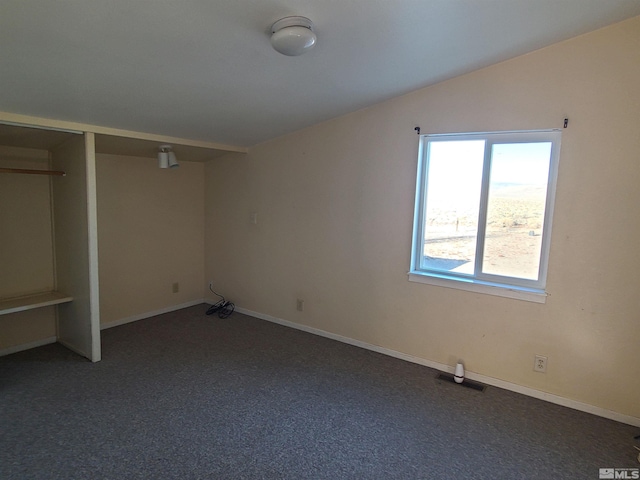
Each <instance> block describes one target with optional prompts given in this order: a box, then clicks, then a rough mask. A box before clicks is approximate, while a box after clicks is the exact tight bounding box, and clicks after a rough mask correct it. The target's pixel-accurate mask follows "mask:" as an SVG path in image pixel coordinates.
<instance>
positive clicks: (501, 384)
mask: <svg viewBox="0 0 640 480" xmlns="http://www.w3.org/2000/svg"><path fill="white" fill-rule="evenodd" d="M236 312H238V313H243V314H245V315H250V316H252V317H256V318H259V319H261V320H267V321H268V322H273V323H277V324H279V325H283V326H285V327H290V328H295V329H297V330H302V331H304V332H307V333H312V334H314V335H320V336H321V337H326V338H330V339H332V340H337V341H338V342H342V343H347V344H349V345H354V346H356V347H360V348H364V349H367V350H371V351H374V352H377V353H382V354H383V355H388V356H390V357H394V358H399V359H401V360H406V361H407V362H411V363H417V364H418V365H424V366H425V367H429V368H433V369H435V370H439V371H442V372H447V373H453V372H454V368H455V367H452V366H449V365H446V364H444V363H438V362H433V361H431V360H425V359H424V358H420V357H414V356H413V355H407V354H406V353H402V352H397V351H395V350H391V349H388V348H384V347H380V346H378V345H372V344H370V343H366V342H362V341H360V340H355V339H353V338H349V337H344V336H342V335H337V334H335V333H331V332H326V331H324V330H320V329H317V328H313V327H309V326H306V325H301V324H299V323H295V322H290V321H288V320H283V319H281V318H276V317H272V316H271V315H265V314H263V313H259V312H254V311H252V310H247V309H246V308H241V307H236ZM465 376H466V377H467V378H469V379H470V380H475V381H477V382H482V383H485V384H487V385H493V386H494V387H498V388H503V389H505V390H510V391H512V392H516V393H521V394H523V395H527V396H529V397H533V398H537V399H540V400H544V401H547V402H550V403H555V404H556V405H562V406H563V407H569V408H573V409H574V410H580V411H581V412H587V413H591V414H593V415H597V416H599V417H604V418H608V419H610V420H615V421H616V422H621V423H626V424H628V425H633V426H635V427H640V418H637V417H632V416H631V415H624V414H622V413H618V412H614V411H612V410H607V409H606V408H601V407H596V406H593V405H589V404H587V403H582V402H578V401H576V400H571V399H569V398H565V397H561V396H559V395H554V394H552V393H547V392H542V391H540V390H536V389H534V388H530V387H525V386H522V385H518V384H515V383H511V382H505V381H504V380H500V379H498V378H493V377H488V376H486V375H482V374H479V373H474V372H469V371H465Z"/></svg>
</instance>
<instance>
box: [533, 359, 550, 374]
mask: <svg viewBox="0 0 640 480" xmlns="http://www.w3.org/2000/svg"><path fill="white" fill-rule="evenodd" d="M533 371H534V372H540V373H547V357H545V356H544V355H536V356H535V358H534V360H533Z"/></svg>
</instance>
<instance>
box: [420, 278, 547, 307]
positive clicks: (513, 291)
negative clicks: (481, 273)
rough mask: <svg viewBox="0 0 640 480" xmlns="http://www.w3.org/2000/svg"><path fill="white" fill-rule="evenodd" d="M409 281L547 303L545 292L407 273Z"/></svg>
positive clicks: (477, 281)
mask: <svg viewBox="0 0 640 480" xmlns="http://www.w3.org/2000/svg"><path fill="white" fill-rule="evenodd" d="M409 281H410V282H417V283H425V284H427V285H436V286H438V287H445V288H455V289H456V290H466V291H468V292H475V293H483V294H486V295H495V296H498V297H506V298H515V299H517V300H524V301H526V302H534V303H546V301H547V292H545V291H544V290H535V289H532V288H523V287H516V286H513V285H501V284H495V283H488V282H482V281H479V280H471V279H469V280H467V279H461V278H457V277H456V278H454V277H447V276H445V275H429V274H425V273H417V272H409Z"/></svg>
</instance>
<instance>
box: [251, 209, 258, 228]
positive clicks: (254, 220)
mask: <svg viewBox="0 0 640 480" xmlns="http://www.w3.org/2000/svg"><path fill="white" fill-rule="evenodd" d="M249 221H250V222H251V223H253V224H254V225H257V224H258V212H251V213H250V214H249Z"/></svg>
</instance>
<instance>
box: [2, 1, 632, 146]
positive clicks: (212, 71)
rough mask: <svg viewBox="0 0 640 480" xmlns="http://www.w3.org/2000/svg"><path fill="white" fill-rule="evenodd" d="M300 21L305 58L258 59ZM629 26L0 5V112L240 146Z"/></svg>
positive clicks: (618, 11) (529, 13) (604, 8)
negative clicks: (311, 29)
mask: <svg viewBox="0 0 640 480" xmlns="http://www.w3.org/2000/svg"><path fill="white" fill-rule="evenodd" d="M289 15H302V16H305V17H308V18H310V19H311V20H312V21H313V22H314V25H315V31H316V33H317V35H318V42H317V45H316V47H315V48H314V49H313V50H311V51H310V52H309V53H307V54H305V55H303V56H300V57H286V56H283V55H281V54H279V53H277V52H276V51H275V50H273V49H272V48H271V45H270V42H269V33H270V27H271V25H272V24H273V23H274V22H275V21H276V20H278V19H280V18H282V17H285V16H289ZM636 15H640V1H638V0H606V1H603V0H340V1H338V0H324V1H318V0H183V1H175V0H135V1H131V0H109V1H98V0H65V1H62V2H52V1H50V0H3V2H2V9H1V12H0V92H1V93H0V111H4V112H10V113H18V114H24V115H33V116H39V117H45V118H53V119H58V120H66V121H72V122H79V123H85V124H91V125H98V126H102V127H111V128H119V129H126V130H132V131H137V132H147V133H152V134H158V135H169V136H173V137H181V138H186V139H194V140H202V141H208V142H220V143H224V144H229V145H237V146H250V145H254V144H256V143H259V142H263V141H265V140H268V139H271V138H274V137H277V136H280V135H283V134H285V133H288V132H291V131H294V130H297V129H300V128H303V127H306V126H309V125H312V124H315V123H318V122H320V121H323V120H327V119H329V118H332V117H336V116H339V115H342V114H345V113H348V112H351V111H354V110H357V109H360V108H363V107H366V106H369V105H372V104H375V103H377V102H380V101H383V100H385V99H388V98H391V97H393V96H397V95H400V94H403V93H407V92H409V91H412V90H415V89H418V88H421V87H424V86H427V85H430V84H433V83H436V82H439V81H442V80H445V79H447V78H451V77H454V76H456V75H460V74H463V73H466V72H470V71H472V70H475V69H478V68H481V67H484V66H487V65H490V64H493V63H496V62H499V61H502V60H506V59H508V58H511V57H514V56H517V55H521V54H523V53H526V52H529V51H533V50H536V49H539V48H542V47H545V46H547V45H550V44H553V43H556V42H558V41H561V40H565V39H568V38H571V37H573V36H576V35H580V34H583V33H586V32H589V31H591V30H594V29H597V28H600V27H603V26H606V25H608V24H611V23H615V22H617V21H621V20H624V19H626V18H630V17H633V16H636Z"/></svg>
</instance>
